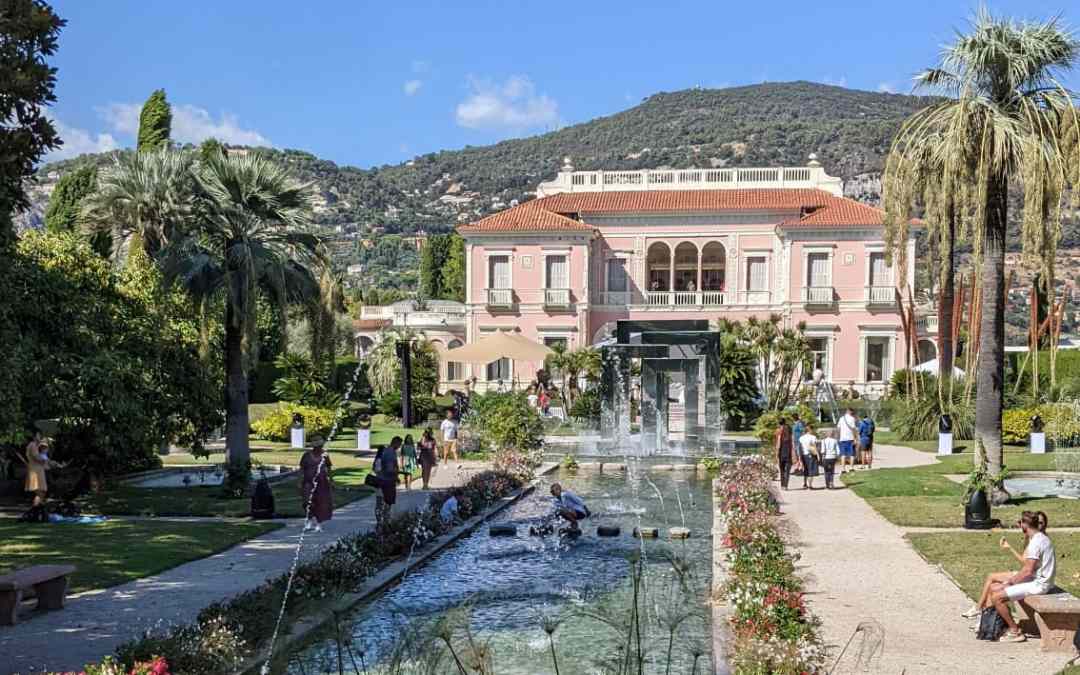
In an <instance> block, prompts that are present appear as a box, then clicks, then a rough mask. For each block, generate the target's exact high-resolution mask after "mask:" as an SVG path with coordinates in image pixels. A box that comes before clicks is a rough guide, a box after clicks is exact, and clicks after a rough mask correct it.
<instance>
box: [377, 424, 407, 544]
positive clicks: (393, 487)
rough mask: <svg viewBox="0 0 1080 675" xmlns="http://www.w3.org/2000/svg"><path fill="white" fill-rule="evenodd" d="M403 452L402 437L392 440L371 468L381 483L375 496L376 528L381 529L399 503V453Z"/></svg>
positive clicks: (380, 451)
mask: <svg viewBox="0 0 1080 675" xmlns="http://www.w3.org/2000/svg"><path fill="white" fill-rule="evenodd" d="M400 450H401V436H394V437H393V438H392V439H390V445H387V446H386V447H384V448H381V449H380V450H379V452H377V453H376V454H375V461H374V463H372V465H371V468H372V471H373V472H374V473H375V476H376V478H377V479H378V481H379V492H378V493H377V494H376V495H375V526H376V527H381V526H382V525H384V524H385V523H386V521H387V520H389V518H390V512H391V511H393V509H394V504H395V503H396V502H397V478H398V470H399V469H398V453H399V451H400Z"/></svg>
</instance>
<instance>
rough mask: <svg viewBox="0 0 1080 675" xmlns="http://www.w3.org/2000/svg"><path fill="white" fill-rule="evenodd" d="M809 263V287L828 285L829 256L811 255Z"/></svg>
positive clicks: (821, 254) (825, 254)
mask: <svg viewBox="0 0 1080 675" xmlns="http://www.w3.org/2000/svg"><path fill="white" fill-rule="evenodd" d="M809 261H810V285H811V286H812V287H815V288H820V287H823V286H828V285H829V254H828V253H811V254H810V256H809Z"/></svg>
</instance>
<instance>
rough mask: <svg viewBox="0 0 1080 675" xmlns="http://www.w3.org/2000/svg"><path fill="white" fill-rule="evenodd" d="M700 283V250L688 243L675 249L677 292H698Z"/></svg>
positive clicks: (685, 242)
mask: <svg viewBox="0 0 1080 675" xmlns="http://www.w3.org/2000/svg"><path fill="white" fill-rule="evenodd" d="M697 283H698V250H697V246H694V245H693V244H691V243H690V242H688V241H684V242H683V243H681V244H679V245H678V246H676V247H675V290H677V291H696V290H698V287H697Z"/></svg>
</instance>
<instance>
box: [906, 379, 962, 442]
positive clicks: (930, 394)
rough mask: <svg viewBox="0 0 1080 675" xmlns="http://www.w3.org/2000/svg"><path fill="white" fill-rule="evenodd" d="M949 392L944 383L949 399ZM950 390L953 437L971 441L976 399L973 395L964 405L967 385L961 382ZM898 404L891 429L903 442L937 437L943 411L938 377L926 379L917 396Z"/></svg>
mask: <svg viewBox="0 0 1080 675" xmlns="http://www.w3.org/2000/svg"><path fill="white" fill-rule="evenodd" d="M949 390H950V387H949V384H948V383H945V384H944V391H945V396H946V397H947V396H949ZM951 390H952V400H951V404H950V405H949V407H948V408H947V410H948V411H949V414H950V415H951V417H952V423H953V437H954V438H955V439H957V440H971V439H972V438H973V434H974V431H975V396H974V394H972V397H971V401H970V402H968V403H965V402H964V384H963V382H961V381H960V380H956V381H954V382H953V384H952V387H951ZM897 401H898V403H897V404H896V406H897V407H896V411H895V413H894V414H893V418H892V429H893V431H895V432H896V433H897V435H898V436H899V437H900V438H901V439H902V440H905V441H932V440H934V439H936V438H937V437H938V422H939V418H940V417H941V413H942V408H941V399H940V398H939V396H938V384H937V378H936V377H934V376H933V375H927V376H926V378H925V379H924V380H923V381H922V382H921V385H920V389H919V396H918V397H916V398H914V399H906V398H899V399H897ZM946 403H950V402H949V401H946Z"/></svg>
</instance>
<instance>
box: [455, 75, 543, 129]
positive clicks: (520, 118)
mask: <svg viewBox="0 0 1080 675" xmlns="http://www.w3.org/2000/svg"><path fill="white" fill-rule="evenodd" d="M469 90H470V93H469V96H468V97H467V98H466V99H465V100H464V101H462V102H461V103H459V104H458V105H457V109H456V110H455V113H454V116H455V118H456V119H457V123H458V124H459V125H460V126H463V127H465V128H467V129H528V128H535V127H542V126H549V125H553V124H557V123H558V122H559V105H558V103H556V102H555V100H554V99H552V98H550V97H548V96H547V95H546V94H537V93H536V87H535V85H533V83H532V81H531V80H530V79H529V78H527V77H525V76H522V75H514V76H512V77H510V78H508V79H507V80H506V82H504V83H502V84H498V83H496V82H492V81H491V80H480V79H476V78H469Z"/></svg>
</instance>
